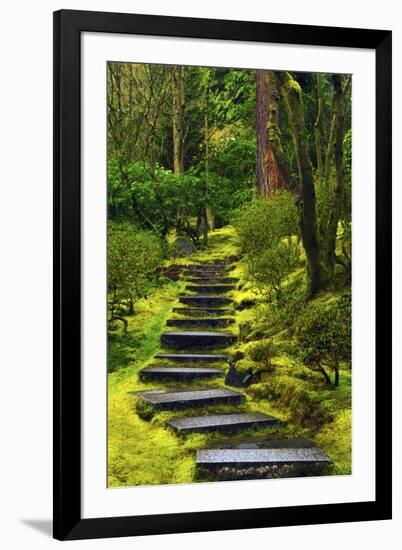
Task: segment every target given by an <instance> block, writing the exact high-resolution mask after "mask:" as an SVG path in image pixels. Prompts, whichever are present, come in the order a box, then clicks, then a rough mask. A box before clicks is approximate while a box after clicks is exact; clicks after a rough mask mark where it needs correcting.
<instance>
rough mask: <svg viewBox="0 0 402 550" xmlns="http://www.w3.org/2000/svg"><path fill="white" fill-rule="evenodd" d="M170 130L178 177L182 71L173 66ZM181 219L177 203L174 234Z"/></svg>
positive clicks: (180, 167)
mask: <svg viewBox="0 0 402 550" xmlns="http://www.w3.org/2000/svg"><path fill="white" fill-rule="evenodd" d="M172 98H173V105H172V107H173V109H172V130H173V171H174V174H175V176H177V177H180V176H181V175H182V174H183V172H184V155H183V108H184V105H183V103H184V90H183V70H182V67H180V66H178V65H175V66H173V67H172ZM182 217H183V205H182V204H181V203H179V205H178V207H177V214H176V233H177V234H179V233H180V228H181V225H182Z"/></svg>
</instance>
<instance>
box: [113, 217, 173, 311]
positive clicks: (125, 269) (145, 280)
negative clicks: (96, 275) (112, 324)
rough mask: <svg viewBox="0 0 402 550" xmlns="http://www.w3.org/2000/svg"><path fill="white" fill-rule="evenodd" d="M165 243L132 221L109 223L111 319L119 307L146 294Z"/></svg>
mask: <svg viewBox="0 0 402 550" xmlns="http://www.w3.org/2000/svg"><path fill="white" fill-rule="evenodd" d="M162 259H163V256H162V246H161V242H160V239H159V238H158V236H157V235H155V234H153V233H151V232H150V231H140V230H138V229H137V228H136V227H135V226H133V225H132V224H129V223H115V222H109V225H108V289H109V296H110V299H109V311H110V320H111V321H113V319H115V318H116V317H117V315H116V313H118V312H116V309H117V308H118V307H119V306H120V305H121V304H122V302H126V303H128V304H129V306H130V307H131V308H132V307H133V304H134V302H135V301H136V300H137V299H138V298H140V297H141V296H144V295H145V294H146V292H147V291H148V289H149V287H150V285H151V284H152V282H153V281H154V280H155V277H156V270H157V268H158V267H159V266H160V265H161V263H162Z"/></svg>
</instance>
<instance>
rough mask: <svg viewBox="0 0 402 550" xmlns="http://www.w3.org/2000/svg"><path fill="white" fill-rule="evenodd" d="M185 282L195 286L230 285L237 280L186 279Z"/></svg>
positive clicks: (212, 278)
mask: <svg viewBox="0 0 402 550" xmlns="http://www.w3.org/2000/svg"><path fill="white" fill-rule="evenodd" d="M187 281H188V282H189V283H196V284H211V285H215V284H216V285H230V284H234V283H237V281H238V279H235V278H234V277H212V276H211V277H205V276H204V277H203V276H200V277H188V278H187Z"/></svg>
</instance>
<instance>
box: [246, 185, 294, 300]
mask: <svg viewBox="0 0 402 550" xmlns="http://www.w3.org/2000/svg"><path fill="white" fill-rule="evenodd" d="M237 233H238V236H239V241H240V243H239V244H240V248H241V251H242V252H243V253H244V254H245V259H246V265H247V269H248V273H249V275H250V277H251V278H252V279H253V281H254V282H255V283H256V284H257V286H258V288H259V290H261V291H262V292H263V293H265V294H268V297H269V298H270V299H271V300H272V299H276V300H277V301H278V302H279V301H280V300H281V297H282V286H283V282H284V281H285V279H286V277H287V276H288V275H289V274H290V273H291V272H292V271H293V270H294V269H296V267H297V266H298V264H299V261H300V259H299V256H300V254H299V240H298V218H297V209H296V206H295V205H294V203H293V200H292V197H291V195H290V193H289V192H288V191H277V192H275V193H273V194H272V195H270V196H269V197H266V198H263V199H256V200H254V201H253V202H251V203H250V205H248V206H247V207H245V208H243V209H242V210H241V212H240V215H239V217H238V220H237Z"/></svg>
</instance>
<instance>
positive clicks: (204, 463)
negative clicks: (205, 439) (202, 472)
mask: <svg viewBox="0 0 402 550" xmlns="http://www.w3.org/2000/svg"><path fill="white" fill-rule="evenodd" d="M330 462H331V461H330V459H329V458H328V456H327V455H326V454H325V453H324V451H323V450H321V449H319V448H318V447H310V448H305V449H301V448H294V449H292V448H285V449H261V448H257V449H202V450H200V451H198V452H197V459H196V464H197V466H201V467H205V468H208V469H214V468H216V467H220V466H228V467H233V466H235V467H239V466H282V465H297V464H303V465H313V464H320V463H327V464H329V463H330Z"/></svg>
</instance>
